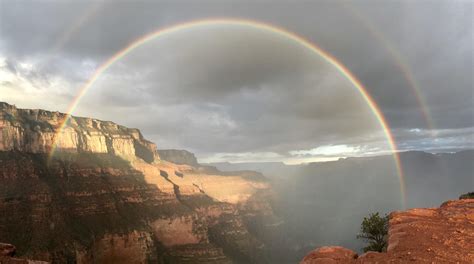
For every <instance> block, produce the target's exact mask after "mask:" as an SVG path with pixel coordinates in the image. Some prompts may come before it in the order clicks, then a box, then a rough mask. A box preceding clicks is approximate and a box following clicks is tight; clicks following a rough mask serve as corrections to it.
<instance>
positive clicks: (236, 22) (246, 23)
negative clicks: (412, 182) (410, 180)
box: [50, 18, 406, 207]
mask: <svg viewBox="0 0 474 264" xmlns="http://www.w3.org/2000/svg"><path fill="white" fill-rule="evenodd" d="M211 25H228V26H243V27H249V28H252V29H256V30H262V31H266V32H270V33H274V34H275V35H278V36H281V37H284V38H287V39H289V40H292V41H294V42H296V43H298V44H299V45H301V46H302V47H304V48H306V49H308V50H310V51H312V52H314V53H315V54H316V55H319V56H321V57H322V58H323V59H324V60H325V61H326V62H328V63H330V64H331V65H332V66H334V67H335V68H336V69H337V70H338V71H339V72H340V73H342V74H343V75H344V76H345V77H346V78H347V79H348V80H349V81H350V82H351V83H352V84H353V85H354V86H355V87H356V88H357V90H358V91H359V92H360V94H361V96H362V97H363V98H364V100H365V102H366V103H367V105H368V106H369V108H370V109H371V111H372V113H373V114H374V116H375V117H376V119H377V120H378V122H379V124H380V126H381V128H382V130H383V132H384V134H385V136H386V138H387V140H388V143H389V145H390V148H391V150H392V153H393V157H394V160H395V165H396V170H397V173H398V177H399V183H400V192H401V199H402V201H401V203H402V207H405V205H406V193H405V180H404V175H403V170H402V166H401V162H400V158H399V155H398V151H397V147H396V143H395V140H394V138H393V135H392V134H391V131H390V127H389V125H388V123H387V121H386V120H385V117H384V116H383V114H382V112H381V110H380V109H379V107H378V106H377V104H376V102H375V101H374V99H373V98H372V97H371V96H370V95H369V93H368V92H367V89H366V88H365V87H364V86H363V85H362V83H361V82H360V81H359V80H358V79H357V78H356V77H355V76H354V75H353V74H352V73H351V72H350V71H349V69H347V68H346V67H345V66H344V65H343V64H342V63H340V62H339V61H337V59H336V58H334V57H333V56H332V55H331V54H329V53H327V52H325V51H324V50H322V49H321V48H319V47H318V46H316V45H315V44H314V43H311V42H310V41H308V40H306V39H305V38H303V37H301V36H298V35H297V34H295V33H292V32H289V31H287V30H285V29H283V28H280V27H276V26H273V25H269V24H266V23H262V22H258V21H253V20H244V19H227V18H225V19H208V20H198V21H191V22H186V23H182V24H178V25H174V26H170V27H166V28H163V29H159V30H157V31H154V32H151V33H149V34H146V35H144V36H142V37H140V38H138V39H136V40H135V41H133V42H131V43H130V44H129V45H127V46H126V47H125V48H123V49H122V50H120V51H119V52H117V53H115V54H114V55H113V56H112V57H110V58H109V59H108V60H107V61H105V62H104V63H103V64H102V65H100V67H98V68H97V70H96V71H95V72H94V74H93V75H92V77H91V78H90V79H89V80H88V81H87V82H86V83H85V84H84V85H83V86H82V87H81V88H80V90H79V92H78V94H77V96H76V97H75V98H74V100H73V101H72V102H71V104H70V106H69V108H68V110H67V113H68V115H67V117H66V118H65V119H64V120H63V121H62V123H61V124H60V126H59V129H58V130H57V132H56V136H55V142H54V144H53V148H52V150H51V153H50V155H51V156H52V155H54V152H55V151H56V149H57V144H56V143H57V142H56V139H57V138H59V137H60V136H61V133H62V130H63V129H64V128H65V127H66V125H67V123H68V120H69V118H70V116H71V114H72V112H73V111H74V109H75V108H76V107H77V105H78V104H79V102H80V101H81V98H82V97H83V96H84V95H85V94H86V93H87V91H88V90H89V89H90V88H91V87H92V86H93V85H94V83H95V82H96V81H97V80H98V79H99V78H100V76H101V75H102V73H103V72H105V71H106V70H107V69H108V68H109V67H110V66H112V65H113V64H114V63H115V62H117V61H119V60H120V59H122V58H123V57H125V56H126V55H127V54H129V53H130V52H132V51H133V50H134V49H135V48H138V47H140V46H141V45H143V44H145V43H147V42H148V41H151V40H153V39H156V38H159V37H162V36H164V35H168V34H172V33H176V32H179V31H182V30H185V29H193V28H202V27H207V26H211Z"/></svg>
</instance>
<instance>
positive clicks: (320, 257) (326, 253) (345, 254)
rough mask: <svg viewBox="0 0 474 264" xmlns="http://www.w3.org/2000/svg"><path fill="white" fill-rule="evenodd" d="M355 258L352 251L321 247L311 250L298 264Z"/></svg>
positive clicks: (346, 260) (347, 260) (336, 261)
mask: <svg viewBox="0 0 474 264" xmlns="http://www.w3.org/2000/svg"><path fill="white" fill-rule="evenodd" d="M355 258H357V253H355V252H354V251H352V250H350V249H347V248H343V247H339V246H331V247H321V248H318V249H315V250H313V251H311V252H310V253H309V254H308V255H307V256H306V257H305V258H304V259H303V260H302V261H301V262H300V264H319V263H347V262H351V261H353V260H354V259H355Z"/></svg>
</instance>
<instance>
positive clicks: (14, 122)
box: [0, 104, 277, 263]
mask: <svg viewBox="0 0 474 264" xmlns="http://www.w3.org/2000/svg"><path fill="white" fill-rule="evenodd" d="M0 107H1V111H0V113H1V116H2V119H1V129H2V131H1V133H0V136H1V138H0V139H1V140H0V142H1V148H0V240H2V241H0V242H6V243H11V244H14V245H15V246H16V248H17V250H16V252H17V255H18V256H20V257H25V258H30V259H37V260H43V261H51V262H54V263H69V262H76V263H231V262H234V263H235V262H236V263H265V262H266V256H265V241H266V240H265V234H262V233H258V232H255V228H254V227H255V223H259V224H260V225H262V226H266V225H267V224H268V226H270V227H269V228H271V223H273V222H275V221H277V220H276V217H275V216H274V215H273V211H272V208H271V206H270V203H269V202H270V201H271V199H272V198H271V197H272V192H271V188H270V186H269V184H268V183H267V182H266V181H265V180H262V179H258V180H253V179H252V178H249V177H244V176H241V175H234V174H227V175H225V176H223V175H220V174H219V173H220V172H219V171H218V170H214V171H212V172H210V171H206V172H203V171H202V170H200V169H199V168H195V167H193V166H189V165H178V164H174V163H171V162H167V161H165V160H160V159H158V154H157V152H156V151H155V146H154V144H153V143H150V142H148V141H146V140H145V139H143V138H142V136H141V134H140V132H139V131H138V130H135V129H128V128H125V127H122V126H119V125H116V124H114V123H111V122H103V121H98V120H93V119H86V118H76V117H74V118H72V119H71V123H70V124H69V127H68V128H67V129H66V131H67V132H64V133H65V134H67V135H68V136H67V137H64V138H62V139H60V140H59V141H58V142H60V143H59V149H58V151H57V153H56V155H54V156H53V157H52V158H50V157H49V155H48V153H47V152H48V151H49V150H50V149H51V146H52V142H53V138H54V136H55V135H54V132H55V131H56V130H57V127H58V125H59V120H61V119H62V118H64V117H65V115H64V114H60V113H52V112H47V111H43V110H21V109H16V108H15V107H13V106H9V105H7V104H1V106H0ZM143 153H147V154H149V155H144V154H143ZM270 231H271V230H269V232H270Z"/></svg>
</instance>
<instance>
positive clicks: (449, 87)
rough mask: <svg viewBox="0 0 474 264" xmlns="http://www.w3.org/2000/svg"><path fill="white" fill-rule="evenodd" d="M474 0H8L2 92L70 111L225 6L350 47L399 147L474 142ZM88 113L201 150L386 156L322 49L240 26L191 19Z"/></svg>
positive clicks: (365, 112)
mask: <svg viewBox="0 0 474 264" xmlns="http://www.w3.org/2000/svg"><path fill="white" fill-rule="evenodd" d="M473 7H474V4H473V3H472V2H470V1H417V2H414V1H383V2H382V1H168V2H167V1H59V0H58V1H8V0H0V101H5V102H8V103H10V104H15V105H17V106H18V107H20V108H41V109H47V110H52V111H62V112H65V111H67V109H68V105H69V104H70V103H71V102H72V101H73V100H74V98H75V97H76V95H77V93H78V91H79V90H80V88H81V87H82V86H83V85H84V84H85V83H86V82H87V81H88V79H90V78H91V76H92V75H93V74H94V72H95V71H96V70H97V69H98V68H99V67H100V65H101V64H102V63H104V62H105V61H107V59H108V58H110V57H111V56H113V55H114V54H115V53H116V52H118V51H120V50H121V49H123V48H124V47H126V46H127V45H128V44H129V43H132V42H133V41H134V40H136V39H138V38H139V37H140V36H143V35H145V34H147V33H150V32H154V31H156V30H159V29H162V28H166V27H169V26H173V25H176V24H180V23H184V22H189V21H195V20H202V19H216V18H234V19H244V20H245V19H250V20H255V21H260V22H262V23H266V24H270V25H273V26H277V27H280V28H284V29H285V30H287V31H290V32H293V33H294V34H297V35H299V36H301V37H303V38H305V39H306V40H308V41H309V42H311V43H314V44H316V45H317V46H319V47H320V48H321V49H322V50H324V51H326V52H328V53H329V54H331V55H332V56H333V57H335V58H336V59H337V60H338V61H339V62H340V63H341V64H342V65H344V66H345V67H347V68H348V69H349V70H350V71H351V72H352V73H353V74H354V76H356V77H357V78H358V79H359V80H360V81H361V83H362V84H363V85H364V87H365V88H366V89H367V91H368V93H369V94H370V96H371V97H372V98H374V101H375V102H376V104H377V105H378V107H379V108H380V109H381V112H382V114H383V116H384V117H385V118H386V120H387V122H388V124H389V125H390V128H391V132H392V134H393V135H394V137H395V139H396V142H397V147H398V149H399V150H424V151H431V152H447V151H456V150H461V149H468V148H474V86H473V77H472V76H473V68H474V67H473V47H474V45H473V44H474V43H473V41H474V38H473V27H472V17H473ZM73 114H74V115H78V116H89V117H94V118H98V119H102V120H111V121H114V122H116V123H119V124H123V125H126V126H129V127H136V128H139V129H140V130H141V131H142V133H143V134H144V136H145V137H146V138H148V139H150V140H152V141H153V142H155V143H157V145H158V148H160V149H164V148H176V149H187V150H190V151H192V152H194V153H195V154H196V156H197V157H198V158H199V160H200V161H201V162H221V161H231V162H251V161H284V162H286V163H301V162H311V161H326V160H334V159H338V158H340V157H349V156H369V155H379V154H386V153H389V152H390V146H389V144H388V142H387V139H386V137H385V135H384V133H383V131H382V129H381V126H380V124H379V122H378V121H377V119H376V118H375V116H374V114H373V113H372V111H371V110H370V108H369V107H368V105H367V103H366V102H365V101H364V100H363V98H362V96H361V95H360V93H359V92H358V91H357V89H356V88H355V87H354V85H353V84H352V83H351V82H349V81H348V80H347V78H346V77H345V76H344V75H343V74H342V73H341V72H340V71H338V70H337V69H336V68H335V67H334V66H332V65H331V64H329V63H328V62H327V61H326V60H325V59H324V58H323V57H321V56H319V55H318V54H315V53H314V52H311V51H310V50H308V49H307V48H305V47H303V46H302V45H301V44H300V43H298V42H295V41H293V40H290V39H288V38H284V37H282V36H278V35H276V34H274V33H271V32H268V31H265V30H258V29H255V28H250V27H245V26H238V25H211V26H206V27H194V28H187V29H185V30H180V31H178V32H175V33H172V34H168V35H166V36H163V37H159V38H156V39H154V40H152V41H149V42H147V43H146V44H144V45H141V46H140V47H138V48H136V49H134V50H133V51H132V52H130V53H129V54H128V55H127V56H125V57H124V58H123V59H121V60H119V61H117V62H116V63H114V64H113V65H112V66H111V67H110V68H108V69H107V70H106V71H105V72H104V73H103V74H101V76H100V77H99V79H98V80H97V81H96V82H95V83H94V84H93V86H92V87H91V89H90V90H89V91H88V92H87V93H86V95H85V96H84V97H83V98H82V100H81V101H80V103H79V104H78V106H77V108H75V109H74V112H73Z"/></svg>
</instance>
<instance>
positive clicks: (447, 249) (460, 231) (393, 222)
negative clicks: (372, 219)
mask: <svg viewBox="0 0 474 264" xmlns="http://www.w3.org/2000/svg"><path fill="white" fill-rule="evenodd" d="M473 216H474V199H463V200H455V201H448V202H445V203H443V204H442V205H441V207H440V208H429V209H410V210H407V211H403V212H402V211H399V212H393V213H392V214H391V215H390V225H389V238H388V250H387V252H386V253H376V252H369V253H366V254H363V255H361V256H360V257H358V258H356V259H352V260H351V259H350V258H346V259H345V260H344V261H343V262H341V257H343V256H345V255H344V254H342V252H350V250H349V251H346V250H347V249H344V248H341V247H323V248H319V249H316V250H314V251H312V252H310V253H309V254H308V256H306V257H305V258H304V259H303V261H302V262H301V263H305V264H307V263H407V262H416V263H474V250H473V248H474V247H473V245H474V221H473ZM323 258H324V260H323ZM331 261H332V262H331Z"/></svg>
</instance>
